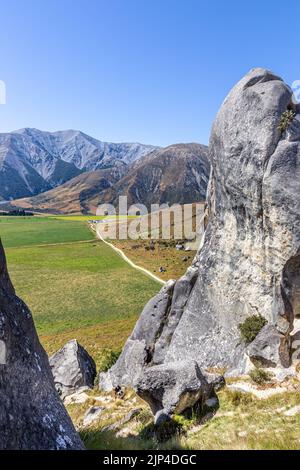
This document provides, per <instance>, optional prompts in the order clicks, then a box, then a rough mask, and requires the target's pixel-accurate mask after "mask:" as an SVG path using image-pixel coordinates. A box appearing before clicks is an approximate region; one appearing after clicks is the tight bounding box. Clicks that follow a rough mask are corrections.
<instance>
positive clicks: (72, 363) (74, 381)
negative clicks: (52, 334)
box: [49, 339, 96, 398]
mask: <svg viewBox="0 0 300 470" xmlns="http://www.w3.org/2000/svg"><path fill="white" fill-rule="evenodd" d="M49 362H50V367H51V370H52V374H53V377H54V382H55V387H56V390H57V391H58V393H59V394H60V395H61V397H62V398H65V397H66V396H67V395H71V394H72V393H74V392H76V391H78V390H79V389H80V388H82V387H88V388H93V386H94V381H95V377H96V364H95V362H94V360H93V359H92V358H91V356H90V355H89V354H88V352H87V351H86V350H85V349H84V348H83V347H82V346H81V345H80V344H79V343H78V342H77V341H76V339H73V340H71V341H68V342H67V343H66V344H65V345H64V346H63V347H62V348H61V349H60V350H59V351H57V352H56V353H55V354H53V356H51V357H50V359H49Z"/></svg>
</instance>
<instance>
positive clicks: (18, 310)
mask: <svg viewBox="0 0 300 470" xmlns="http://www.w3.org/2000/svg"><path fill="white" fill-rule="evenodd" d="M0 429H1V432H0V449H31V450H42V449H51V450H52V449H53V450H55V449H57V450H59V449H83V444H82V442H81V441H80V439H79V436H78V435H77V433H76V431H75V429H74V427H73V424H72V422H71V419H70V418H69V416H68V414H67V412H66V410H65V408H64V406H63V404H62V403H61V401H60V398H59V396H58V394H57V392H56V390H55V387H54V382H53V377H52V374H51V369H50V366H49V362H48V357H47V355H46V353H45V351H44V350H43V348H42V346H41V345H40V342H39V340H38V337H37V334H36V330H35V327H34V323H33V320H32V316H31V313H30V311H29V310H28V308H27V307H26V305H25V304H24V302H22V300H20V299H19V298H18V297H17V296H16V295H15V291H14V288H13V286H12V284H11V281H10V279H9V276H8V273H7V268H6V261H5V255H4V251H3V248H2V245H1V242H0Z"/></svg>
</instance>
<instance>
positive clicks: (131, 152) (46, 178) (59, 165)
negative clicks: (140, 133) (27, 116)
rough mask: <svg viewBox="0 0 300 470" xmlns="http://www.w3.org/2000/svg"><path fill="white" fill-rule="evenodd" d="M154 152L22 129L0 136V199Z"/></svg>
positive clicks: (69, 134) (64, 133) (65, 133)
mask: <svg viewBox="0 0 300 470" xmlns="http://www.w3.org/2000/svg"><path fill="white" fill-rule="evenodd" d="M154 149H156V147H154V146H151V145H142V144H138V143H134V144H128V143H120V144H115V143H108V142H101V141H99V140H97V139H94V138H93V137H90V136H88V135H86V134H84V133H83V132H79V131H74V130H68V131H59V132H43V131H40V130H38V129H28V128H26V129H21V130H19V131H15V132H11V133H5V134H0V200H1V199H4V200H11V199H16V198H21V197H25V196H32V195H36V194H39V193H42V192H44V191H47V190H49V189H51V188H53V187H56V186H58V185H61V184H63V183H65V182H66V181H68V180H70V179H71V178H74V177H76V176H78V175H80V174H81V173H83V172H86V171H91V170H98V169H102V168H112V167H114V166H115V165H116V163H119V162H122V163H124V164H126V165H128V164H131V163H132V162H135V161H136V160H138V159H139V158H141V157H143V156H144V155H146V154H148V153H149V152H151V151H153V150H154Z"/></svg>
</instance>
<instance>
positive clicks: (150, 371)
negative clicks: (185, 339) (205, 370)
mask: <svg viewBox="0 0 300 470" xmlns="http://www.w3.org/2000/svg"><path fill="white" fill-rule="evenodd" d="M134 388H135V390H136V393H137V394H138V395H139V396H140V397H141V398H142V399H143V400H145V401H146V402H147V403H148V404H149V406H150V408H151V411H152V413H153V415H154V417H155V423H156V424H159V423H160V422H162V421H164V420H169V419H171V418H172V416H173V415H174V414H175V413H182V412H183V411H185V410H186V409H188V408H191V407H193V406H194V405H195V404H196V403H197V402H199V401H200V400H201V401H203V402H205V401H206V400H207V399H208V398H209V397H210V395H211V394H212V392H213V389H212V387H211V386H210V385H209V383H208V382H207V380H206V378H205V377H204V375H203V374H202V372H201V370H200V368H199V366H198V364H197V363H196V362H195V361H191V362H189V361H188V362H185V361H182V362H174V363H169V364H161V365H157V366H153V367H148V368H146V369H145V370H144V373H143V375H141V376H140V377H139V379H138V381H137V383H135V384H134Z"/></svg>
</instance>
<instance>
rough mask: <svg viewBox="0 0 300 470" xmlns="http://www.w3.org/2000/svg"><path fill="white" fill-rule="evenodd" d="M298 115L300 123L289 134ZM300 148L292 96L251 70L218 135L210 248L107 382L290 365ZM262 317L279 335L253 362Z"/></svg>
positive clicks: (159, 306) (146, 321) (222, 115)
mask: <svg viewBox="0 0 300 470" xmlns="http://www.w3.org/2000/svg"><path fill="white" fill-rule="evenodd" d="M289 110H293V112H294V113H295V116H294V117H293V122H292V123H291V122H287V126H286V130H284V129H282V125H281V126H280V124H282V118H283V117H284V116H285V115H286V114H287V111H289ZM280 127H281V129H280ZM299 143H300V109H299V106H297V107H296V106H295V105H294V104H293V100H292V91H291V89H290V88H289V87H288V86H287V85H286V84H285V83H284V82H283V81H282V79H281V78H279V77H277V76H276V75H274V74H273V73H272V72H269V71H267V70H265V69H254V70H251V71H250V72H249V73H248V74H247V75H246V76H245V77H244V78H243V79H242V80H241V81H240V82H239V83H238V84H237V85H236V86H235V87H234V88H233V90H232V91H231V92H230V93H229V95H228V96H227V98H226V99H225V101H224V103H223V105H222V107H221V109H220V111H219V113H218V115H217V117H216V120H215V122H214V125H213V128H212V132H211V138H210V146H209V156H210V161H211V165H212V170H211V177H210V182H209V187H208V198H207V204H206V206H207V207H206V217H205V225H206V231H205V237H204V243H203V246H202V247H201V250H200V251H199V253H198V255H197V257H196V259H195V260H194V262H193V265H192V267H191V268H190V269H189V270H188V272H187V274H186V275H185V276H183V278H181V279H180V280H178V281H177V282H176V283H173V284H172V285H169V286H168V287H167V288H164V289H163V290H162V291H161V292H160V294H158V296H156V298H155V299H156V300H153V301H150V302H149V303H148V305H147V307H146V308H145V310H144V312H143V313H142V315H141V317H140V319H139V320H138V322H137V325H136V327H135V329H134V332H133V334H132V335H131V337H130V338H129V340H128V342H127V343H126V345H125V348H124V351H123V353H122V355H121V356H120V359H119V361H118V362H117V364H116V365H115V366H114V367H113V368H112V369H111V370H110V371H109V373H108V374H107V376H106V377H102V380H101V384H102V383H104V382H105V381H106V385H107V386H108V385H109V383H110V384H111V385H112V386H116V385H121V384H125V385H126V384H127V383H128V382H130V381H131V382H132V371H134V374H135V373H138V371H140V370H141V369H143V368H145V367H149V366H151V365H155V364H162V363H164V364H168V363H172V362H174V361H182V360H186V359H189V360H196V361H197V362H198V363H199V365H200V367H201V368H202V369H203V370H205V369H206V368H208V367H225V368H226V369H228V370H229V372H230V373H231V374H233V375H239V374H241V373H244V372H246V371H247V370H248V368H249V367H251V366H252V367H253V365H251V362H250V361H251V358H252V356H253V357H254V358H255V360H257V357H258V356H259V358H260V359H259V360H261V361H262V362H263V361H264V358H265V359H266V363H267V364H268V365H270V364H273V365H275V366H277V367H288V366H289V364H290V362H291V331H292V330H293V322H294V319H295V318H297V317H299V316H300V254H299V253H300V198H299V192H300V148H299ZM165 289H167V290H165ZM257 314H260V315H262V316H263V317H264V318H265V319H266V320H267V322H268V326H271V327H272V330H273V333H272V334H268V335H264V338H263V341H262V342H261V341H260V343H259V344H258V341H257V342H256V345H255V349H256V352H255V353H254V355H253V354H252V353H253V348H252V349H251V348H249V349H248V352H250V351H252V352H251V354H250V357H249V355H248V354H247V345H246V344H244V343H243V342H242V341H241V335H240V330H239V324H241V323H243V322H244V321H245V320H246V319H247V318H248V317H250V316H253V315H257ZM260 339H261V338H260ZM261 347H263V350H264V351H263V352H262V353H259V351H258V349H260V348H261ZM268 351H269V352H268ZM257 352H258V353H259V354H257ZM105 379H106V380H105ZM101 384H100V385H101Z"/></svg>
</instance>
